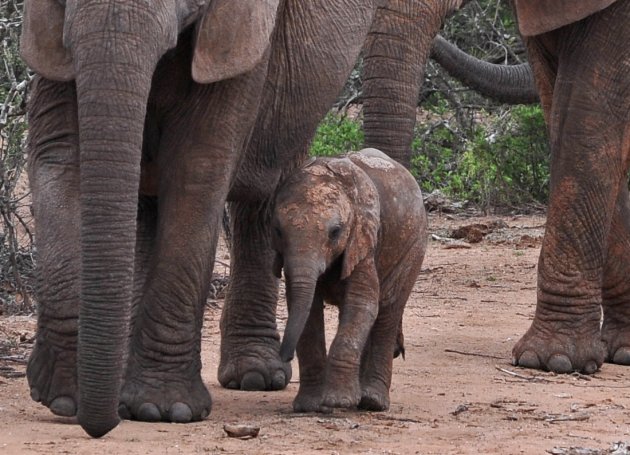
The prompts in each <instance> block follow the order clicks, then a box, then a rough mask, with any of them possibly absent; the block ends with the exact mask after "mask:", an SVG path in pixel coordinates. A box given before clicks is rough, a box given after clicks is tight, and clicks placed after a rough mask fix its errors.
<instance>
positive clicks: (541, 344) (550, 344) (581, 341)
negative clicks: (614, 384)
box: [512, 327, 605, 374]
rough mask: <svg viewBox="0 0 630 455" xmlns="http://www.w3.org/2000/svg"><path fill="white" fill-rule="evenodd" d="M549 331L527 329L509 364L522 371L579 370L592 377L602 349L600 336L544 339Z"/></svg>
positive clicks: (598, 366)
mask: <svg viewBox="0 0 630 455" xmlns="http://www.w3.org/2000/svg"><path fill="white" fill-rule="evenodd" d="M542 333H557V332H552V331H549V330H547V331H544V332H542V331H540V332H539V331H537V330H536V329H535V328H533V327H532V328H530V330H529V331H528V332H527V333H526V334H525V335H524V336H523V338H521V340H520V341H519V342H518V343H517V344H516V346H515V347H514V349H513V350H512V364H513V365H517V366H521V367H524V368H532V369H541V370H548V371H553V372H554V373H559V374H566V373H571V372H573V371H579V372H582V373H586V374H593V373H595V372H596V371H597V370H599V368H600V367H601V365H602V363H603V361H604V357H605V349H604V346H603V343H602V342H601V341H600V340H599V337H598V336H597V335H596V334H594V335H593V336H590V337H588V336H574V337H567V336H560V335H554V336H551V337H550V336H543V335H542Z"/></svg>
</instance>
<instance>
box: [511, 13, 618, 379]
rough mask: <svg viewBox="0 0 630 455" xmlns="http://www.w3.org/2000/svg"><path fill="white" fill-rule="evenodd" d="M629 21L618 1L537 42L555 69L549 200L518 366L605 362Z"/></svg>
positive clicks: (582, 366) (562, 368) (584, 367)
mask: <svg viewBox="0 0 630 455" xmlns="http://www.w3.org/2000/svg"><path fill="white" fill-rule="evenodd" d="M629 19H630V2H628V1H627V0H622V1H619V2H617V3H615V4H614V5H613V6H611V7H609V8H608V9H606V10H604V11H602V12H600V13H598V14H595V15H593V16H590V17H589V18H587V19H585V20H583V21H580V22H578V23H576V24H573V25H571V26H567V27H564V28H562V29H560V30H557V31H555V32H552V34H551V35H547V37H546V38H552V39H551V40H549V41H547V43H548V44H547V46H548V49H550V51H552V52H554V53H555V54H556V55H557V62H558V70H557V77H556V81H555V86H554V92H553V100H552V104H551V111H550V112H549V113H548V116H547V118H548V119H549V129H550V140H551V150H552V168H551V176H552V177H551V197H550V204H549V210H548V219H547V231H546V233H545V238H544V241H543V247H542V251H541V256H540V260H539V267H538V303H537V306H536V314H535V317H534V321H533V323H532V325H531V327H530V329H529V330H528V331H527V333H526V334H525V335H524V336H523V338H522V339H521V340H520V341H519V342H518V343H517V345H516V346H515V347H514V350H513V356H514V362H515V363H516V364H519V365H522V366H526V367H532V368H544V369H549V370H553V371H556V372H570V371H574V370H577V371H584V372H587V373H592V372H594V371H596V370H597V369H598V368H599V366H601V364H602V362H603V360H604V358H605V356H606V351H605V346H604V343H603V342H602V341H601V339H600V320H601V307H600V304H601V303H602V286H603V284H604V266H605V261H606V251H607V245H608V239H609V236H610V232H611V225H612V222H613V217H614V211H615V205H616V200H617V197H618V194H619V191H620V186H621V185H623V184H625V183H624V181H625V176H626V173H627V169H628V155H629V154H630V135H629V129H628V125H629V120H630V119H629V117H628V116H629V111H630V103H629V100H628V94H629V93H630V87H629V80H628V77H627V75H628V74H629V72H630V63H629V62H628V60H627V58H625V54H624V53H623V52H619V49H626V48H627V47H628V45H629V44H630V31H628V27H627V23H628V20H629ZM546 38H545V35H543V39H546ZM549 43H554V44H553V46H551V47H549ZM624 59H625V60H624ZM533 64H534V65H539V64H541V62H539V61H534V62H533ZM534 71H535V73H536V74H537V73H538V71H537V70H536V68H534Z"/></svg>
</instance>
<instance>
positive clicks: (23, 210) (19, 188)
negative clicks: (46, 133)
mask: <svg viewBox="0 0 630 455" xmlns="http://www.w3.org/2000/svg"><path fill="white" fill-rule="evenodd" d="M22 7H23V2H22V1H17V0H1V1H0V18H2V19H1V20H0V46H1V47H2V63H1V64H0V313H3V312H28V311H32V310H33V308H32V306H31V304H30V301H29V298H28V295H29V291H30V285H29V280H28V278H29V275H30V272H31V271H32V268H33V257H32V235H31V232H30V228H29V226H30V223H29V218H30V210H29V205H30V200H29V198H28V190H27V189H26V188H25V187H24V184H22V182H21V180H20V177H21V176H22V174H23V171H24V165H25V161H26V160H25V155H24V150H23V145H24V139H25V136H26V120H25V118H24V114H25V109H24V103H25V101H26V91H27V88H28V81H29V78H30V77H29V74H28V71H27V69H26V65H24V63H23V62H22V60H21V59H20V56H19V52H18V43H19V37H20V31H21V26H22V13H21V12H22Z"/></svg>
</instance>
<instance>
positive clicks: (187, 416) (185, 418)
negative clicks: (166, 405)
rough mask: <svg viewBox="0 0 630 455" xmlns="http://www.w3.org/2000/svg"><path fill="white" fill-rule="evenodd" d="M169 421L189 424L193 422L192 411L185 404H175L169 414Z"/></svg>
mask: <svg viewBox="0 0 630 455" xmlns="http://www.w3.org/2000/svg"><path fill="white" fill-rule="evenodd" d="M169 420H170V421H171V422H175V423H188V422H190V421H191V420H192V410H191V409H190V407H189V406H188V405H187V404H185V403H181V402H177V403H173V405H172V406H171V410H170V412H169Z"/></svg>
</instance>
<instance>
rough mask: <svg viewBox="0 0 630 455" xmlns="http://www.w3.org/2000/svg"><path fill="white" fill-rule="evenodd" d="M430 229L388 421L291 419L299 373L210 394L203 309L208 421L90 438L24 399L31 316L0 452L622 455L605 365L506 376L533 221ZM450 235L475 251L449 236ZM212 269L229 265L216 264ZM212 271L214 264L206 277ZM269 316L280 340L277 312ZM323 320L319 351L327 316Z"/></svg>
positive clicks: (618, 408) (14, 324)
mask: <svg viewBox="0 0 630 455" xmlns="http://www.w3.org/2000/svg"><path fill="white" fill-rule="evenodd" d="M497 221H498V222H497ZM430 224H431V233H432V241H431V242H430V244H429V250H428V253H427V257H426V259H425V263H424V267H423V271H422V273H421V275H420V277H419V278H418V281H417V284H416V287H415V289H414V292H413V294H412V295H411V298H410V300H409V302H408V304H407V309H406V312H405V320H404V333H405V342H406V360H404V361H403V360H402V359H396V360H395V362H394V377H393V380H392V389H391V402H392V406H391V409H390V410H389V411H388V412H384V413H366V412H355V411H336V412H335V413H333V414H331V415H318V414H294V413H292V411H291V402H292V400H293V397H294V396H295V394H296V392H297V388H298V373H297V364H295V365H294V378H293V379H292V381H291V383H290V384H289V386H288V387H287V389H286V390H284V391H281V392H236V391H230V390H226V389H222V388H221V387H220V386H219V385H218V382H217V379H216V370H217V364H218V353H219V344H218V343H219V329H218V319H219V316H220V309H219V308H216V307H212V306H209V307H208V311H207V312H206V320H205V328H204V335H203V352H202V358H203V362H204V370H203V375H204V380H205V382H206V384H207V385H208V387H209V388H210V390H211V393H212V396H213V400H214V404H213V410H212V413H211V415H210V416H209V418H208V419H207V420H205V421H203V422H199V423H195V424H187V425H178V424H166V423H164V424H148V423H138V422H128V421H125V422H123V423H122V424H121V425H119V426H118V427H117V428H116V429H114V430H113V431H112V432H111V433H110V434H108V435H107V436H105V437H103V438H102V439H99V440H93V439H90V438H89V437H88V436H87V435H86V434H85V433H84V432H83V431H82V430H81V428H80V427H79V426H77V425H76V422H75V421H74V420H73V419H67V418H60V417H56V416H54V415H52V414H51V413H50V412H48V410H47V409H45V408H44V407H43V406H41V405H38V404H37V403H35V402H33V401H32V400H31V399H30V398H29V394H28V388H27V385H26V379H25V377H24V371H25V358H26V357H27V356H28V352H29V350H30V349H31V347H32V344H31V343H32V337H33V333H34V327H35V321H34V318H33V317H27V316H20V317H16V316H12V317H1V318H0V347H4V349H3V350H0V453H1V454H19V453H26V454H39V453H41V454H44V453H45V454H89V455H92V454H95V453H98V454H101V453H109V454H118V453H125V454H130V455H131V454H189V453H191V454H197V453H212V454H214V453H238V454H240V453H248V454H249V453H252V454H284V453H313V454H320V453H321V454H354V453H361V454H364V453H365V454H367V453H370V454H372V453H373V454H460V453H501V454H517V453H525V454H529V453H532V454H536V453H552V454H580V455H584V454H613V453H614V454H626V453H630V449H628V447H627V446H626V444H625V442H629V441H630V435H628V432H629V431H630V415H629V413H628V410H630V395H629V394H628V391H629V388H630V380H629V379H630V369H627V368H624V367H621V366H616V365H609V364H605V365H604V367H603V369H602V370H601V371H600V372H598V373H596V374H595V375H594V376H591V377H586V376H582V375H555V374H551V373H543V372H535V371H530V370H524V369H520V368H516V367H513V366H512V365H511V364H510V357H511V349H512V346H513V345H514V343H515V342H516V341H517V340H518V338H519V337H520V336H521V335H522V334H523V333H524V332H525V330H526V329H527V328H528V326H529V324H530V321H531V319H532V317H533V313H534V304H535V298H536V288H535V281H536V264H537V258H538V253H539V249H540V238H541V236H542V233H543V229H544V218H543V217H541V216H509V217H501V218H498V217H492V218H470V217H464V216H461V215H460V216H448V215H434V216H432V217H431V219H430ZM474 224H481V226H473V227H470V226H471V225H474ZM461 226H464V227H467V228H466V232H463V234H464V236H465V237H467V238H468V240H470V241H472V242H475V243H470V242H467V241H466V240H452V239H451V238H450V237H451V236H452V235H453V234H454V233H453V230H454V228H456V227H461ZM488 231H491V232H489V233H488ZM477 240H481V241H478V242H477ZM219 259H220V260H221V261H222V262H224V263H225V262H227V260H226V259H227V258H226V257H225V253H224V252H223V253H221V254H220V255H219ZM224 270H225V266H224V265H218V266H217V268H216V270H215V272H216V273H219V274H221V273H223V271H224ZM221 304H222V301H219V302H218V305H219V306H220V305H221ZM280 308H281V309H282V310H283V311H282V312H281V314H280V316H279V324H280V327H281V328H283V327H284V323H285V322H286V312H284V304H283V302H281V304H280ZM326 312H327V322H328V327H327V331H328V332H329V334H328V339H329V340H330V339H332V336H333V334H334V330H335V319H336V309H335V308H330V307H328V308H327V309H326ZM224 424H250V425H254V426H257V427H259V428H260V433H259V434H258V436H257V437H255V438H252V439H248V440H242V439H235V438H231V437H228V436H227V435H226V433H225V431H224Z"/></svg>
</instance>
